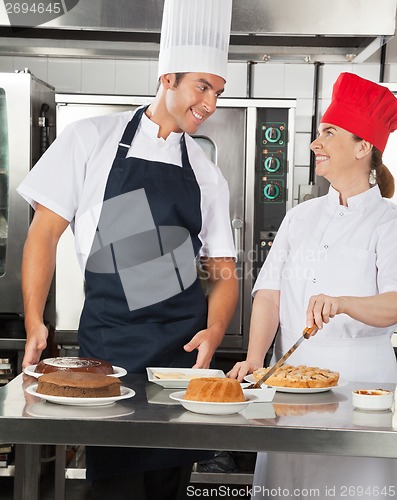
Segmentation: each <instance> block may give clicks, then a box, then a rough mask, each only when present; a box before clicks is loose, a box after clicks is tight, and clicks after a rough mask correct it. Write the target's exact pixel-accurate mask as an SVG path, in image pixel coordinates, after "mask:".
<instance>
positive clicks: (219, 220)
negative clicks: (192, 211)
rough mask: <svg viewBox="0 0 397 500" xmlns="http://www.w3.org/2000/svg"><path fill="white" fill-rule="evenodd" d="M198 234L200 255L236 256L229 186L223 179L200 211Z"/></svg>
mask: <svg viewBox="0 0 397 500" xmlns="http://www.w3.org/2000/svg"><path fill="white" fill-rule="evenodd" d="M199 236H200V239H201V241H202V243H203V246H202V247H201V250H200V256H203V257H233V258H236V250H235V247H234V242H233V235H232V228H231V224H230V215H229V188H228V185H227V183H226V181H225V180H223V182H222V183H221V184H220V187H219V190H218V191H217V193H216V196H215V197H214V199H213V200H212V202H211V204H210V205H209V206H208V207H207V208H206V209H205V210H204V211H203V213H202V229H201V232H200V235H199Z"/></svg>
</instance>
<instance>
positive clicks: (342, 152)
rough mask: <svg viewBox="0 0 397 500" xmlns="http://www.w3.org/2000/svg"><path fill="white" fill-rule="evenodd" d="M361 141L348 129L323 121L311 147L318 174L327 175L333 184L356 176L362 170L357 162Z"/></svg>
mask: <svg viewBox="0 0 397 500" xmlns="http://www.w3.org/2000/svg"><path fill="white" fill-rule="evenodd" d="M360 145H361V142H360V141H356V140H355V139H354V136H353V134H351V133H350V132H348V131H347V130H345V129H343V128H341V127H337V126H336V125H332V124H329V123H321V124H320V126H319V129H318V137H317V139H315V140H314V141H313V142H312V143H311V145H310V149H311V150H312V151H313V152H314V154H315V156H316V174H317V175H318V176H321V177H325V178H326V179H327V180H328V181H329V182H330V183H331V184H333V185H334V183H335V182H336V183H338V182H339V181H341V180H343V179H346V180H348V179H349V178H354V177H355V176H356V175H358V174H359V173H360V171H361V170H362V166H361V165H359V164H357V162H356V160H357V159H358V157H359V156H360V155H359V150H360Z"/></svg>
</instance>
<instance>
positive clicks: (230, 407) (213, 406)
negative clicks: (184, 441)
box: [170, 391, 257, 415]
mask: <svg viewBox="0 0 397 500" xmlns="http://www.w3.org/2000/svg"><path fill="white" fill-rule="evenodd" d="M185 393H186V391H179V392H173V393H172V394H170V398H171V399H174V400H175V401H179V402H180V403H181V405H182V406H183V407H184V408H185V409H186V410H189V411H191V412H193V413H202V414H204V415H233V414H234V413H239V412H240V411H242V410H244V408H246V407H247V406H248V405H249V404H250V403H254V402H255V401H257V397H256V396H246V400H245V401H241V402H236V403H209V402H207V401H190V400H188V399H183V398H184V396H185Z"/></svg>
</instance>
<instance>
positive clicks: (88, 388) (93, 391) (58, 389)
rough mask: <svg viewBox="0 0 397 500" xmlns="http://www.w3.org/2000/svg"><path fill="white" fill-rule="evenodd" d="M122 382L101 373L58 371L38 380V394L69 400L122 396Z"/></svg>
mask: <svg viewBox="0 0 397 500" xmlns="http://www.w3.org/2000/svg"><path fill="white" fill-rule="evenodd" d="M120 385H121V384H120V380H119V379H118V378H117V377H108V376H106V375H103V374H100V373H81V372H70V371H57V372H53V373H46V374H45V375H43V376H41V377H40V378H39V379H38V386H37V390H36V392H38V393H39V394H47V395H49V396H61V397H69V398H105V397H111V396H120Z"/></svg>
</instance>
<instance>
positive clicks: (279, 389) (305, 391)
mask: <svg viewBox="0 0 397 500" xmlns="http://www.w3.org/2000/svg"><path fill="white" fill-rule="evenodd" d="M244 380H246V381H247V382H250V383H251V384H253V383H255V382H256V379H255V377H254V376H253V375H246V376H245V377H244ZM347 383H348V382H347V381H346V380H342V379H339V381H338V384H337V385H333V386H331V387H279V386H275V385H266V384H262V386H266V387H274V388H275V389H276V392H289V393H292V394H293V393H296V394H314V393H317V392H327V391H330V390H331V389H338V388H339V387H343V386H344V385H347ZM254 390H255V389H254Z"/></svg>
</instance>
